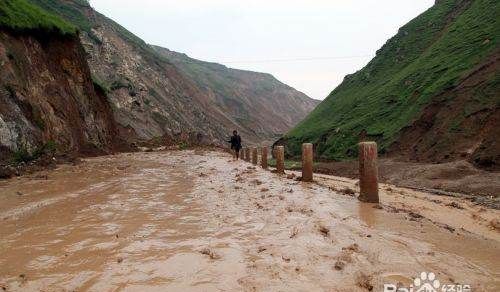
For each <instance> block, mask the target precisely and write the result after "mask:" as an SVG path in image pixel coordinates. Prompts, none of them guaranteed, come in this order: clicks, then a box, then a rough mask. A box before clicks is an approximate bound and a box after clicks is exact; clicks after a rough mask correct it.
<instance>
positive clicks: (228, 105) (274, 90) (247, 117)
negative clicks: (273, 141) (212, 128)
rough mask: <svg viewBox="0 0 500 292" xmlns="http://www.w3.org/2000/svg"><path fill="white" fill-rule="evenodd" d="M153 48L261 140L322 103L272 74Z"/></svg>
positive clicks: (283, 128)
mask: <svg viewBox="0 0 500 292" xmlns="http://www.w3.org/2000/svg"><path fill="white" fill-rule="evenodd" d="M153 48H154V49H155V50H156V51H157V52H159V53H160V54H162V55H163V56H165V57H166V58H167V59H168V60H169V61H171V62H172V63H173V64H175V65H176V66H177V68H179V69H180V70H181V72H182V73H183V74H184V75H185V76H188V77H189V78H190V79H191V80H194V81H195V82H196V84H197V86H198V87H199V88H201V90H202V91H203V94H204V95H205V96H206V97H207V98H209V99H210V103H213V104H216V105H217V107H218V108H220V109H221V110H222V112H223V113H224V114H225V115H226V116H227V117H228V118H229V119H231V120H233V121H236V123H237V124H238V125H239V127H238V128H240V129H244V130H245V131H246V132H247V133H252V132H253V133H255V134H256V135H257V136H260V137H271V136H272V135H275V134H277V133H285V132H286V131H288V130H289V129H290V127H291V126H293V125H295V124H296V123H297V122H298V121H300V120H302V119H303V118H304V117H305V115H304V113H308V112H310V111H311V110H313V109H314V107H315V106H316V105H317V104H318V103H319V102H318V101H316V100H312V99H310V98H308V97H307V96H306V95H305V94H302V93H300V92H297V91H296V90H295V89H293V88H291V87H289V86H287V85H285V84H283V83H281V82H279V81H278V80H276V79H275V78H274V77H273V76H272V75H270V74H264V73H257V72H250V71H244V70H237V69H231V68H227V67H226V66H223V65H220V64H217V63H209V62H204V61H200V60H196V59H193V58H190V57H188V56H187V55H185V54H181V53H177V52H174V51H170V50H168V49H165V48H161V47H157V46H153Z"/></svg>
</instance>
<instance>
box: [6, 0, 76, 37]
mask: <svg viewBox="0 0 500 292" xmlns="http://www.w3.org/2000/svg"><path fill="white" fill-rule="evenodd" d="M0 27H2V28H7V29H10V30H13V31H16V32H23V31H38V32H49V33H52V32H53V33H58V34H62V35H74V34H76V28H75V27H74V26H73V25H71V24H70V23H68V22H66V21H64V20H63V19H61V18H59V17H57V16H56V15H54V14H51V13H49V12H47V11H45V10H43V9H41V8H40V7H38V6H36V5H33V4H31V3H30V2H28V1H26V0H3V1H2V4H1V5H0Z"/></svg>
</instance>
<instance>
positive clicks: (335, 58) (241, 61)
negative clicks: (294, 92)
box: [214, 55, 372, 64]
mask: <svg viewBox="0 0 500 292" xmlns="http://www.w3.org/2000/svg"><path fill="white" fill-rule="evenodd" d="M371 56H372V55H357V56H336V57H308V58H289V59H266V60H247V61H243V60H239V61H234V60H228V61H223V60H220V61H214V62H217V63H224V64H236V63H279V62H300V61H321V60H342V59H357V58H367V57H371Z"/></svg>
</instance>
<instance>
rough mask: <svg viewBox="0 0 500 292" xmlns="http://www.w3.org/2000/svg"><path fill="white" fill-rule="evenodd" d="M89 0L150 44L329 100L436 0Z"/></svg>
mask: <svg viewBox="0 0 500 292" xmlns="http://www.w3.org/2000/svg"><path fill="white" fill-rule="evenodd" d="M90 2H91V5H92V6H93V7H94V8H95V9H96V10H97V11H99V12H101V13H103V14H104V15H106V16H108V17H110V18H111V19H113V20H115V21H116V22H118V23H120V24H121V25H122V26H124V27H125V28H127V29H128V30H130V31H131V32H133V33H135V34H136V35H138V36H139V37H141V38H142V39H144V40H145V41H146V42H148V43H150V44H155V45H159V46H163V47H166V48H168V49H171V50H174V51H178V52H182V53H186V54H188V55H189V56H191V57H193V58H196V59H200V60H205V61H214V62H218V63H222V64H225V65H227V66H228V67H233V68H239V69H247V70H252V71H259V72H268V73H271V74H273V75H274V76H275V77H276V78H278V79H279V80H280V81H282V82H284V83H287V84H288V85H290V86H292V87H294V88H296V89H297V90H300V91H302V92H304V93H306V94H307V95H309V96H310V97H312V98H316V99H324V98H325V97H326V96H327V95H328V94H329V93H330V92H331V91H332V90H333V89H334V88H335V87H336V86H337V85H338V84H340V82H341V81H342V79H343V78H344V76H345V75H346V74H350V73H353V72H355V71H357V70H359V69H361V68H362V67H363V66H364V65H365V64H366V63H367V62H368V61H369V60H370V59H371V58H372V57H373V56H374V55H375V52H376V50H378V49H379V48H380V47H381V46H382V45H383V44H384V43H385V42H386V40H387V39H389V38H390V37H391V36H393V35H394V34H396V32H397V30H398V28H399V27H401V26H402V25H403V24H405V23H407V22H408V21H409V20H411V19H412V18H414V17H415V16H417V15H418V14H420V13H422V12H424V11H425V10H426V9H428V8H429V7H431V6H432V4H433V3H434V0H329V1H328V0H309V1H307V0H253V1H251V0H212V1H209V0H161V1H160V0H120V1H117V0H91V1H90ZM304 59H306V60H304ZM311 59H312V60H311ZM266 60H267V61H266Z"/></svg>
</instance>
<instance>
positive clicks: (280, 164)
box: [274, 146, 285, 173]
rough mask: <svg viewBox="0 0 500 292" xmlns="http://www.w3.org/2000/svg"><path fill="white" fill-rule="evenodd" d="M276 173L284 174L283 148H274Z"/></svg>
mask: <svg viewBox="0 0 500 292" xmlns="http://www.w3.org/2000/svg"><path fill="white" fill-rule="evenodd" d="M274 154H275V155H276V171H277V172H278V173H285V146H276V150H275V153H274Z"/></svg>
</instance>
